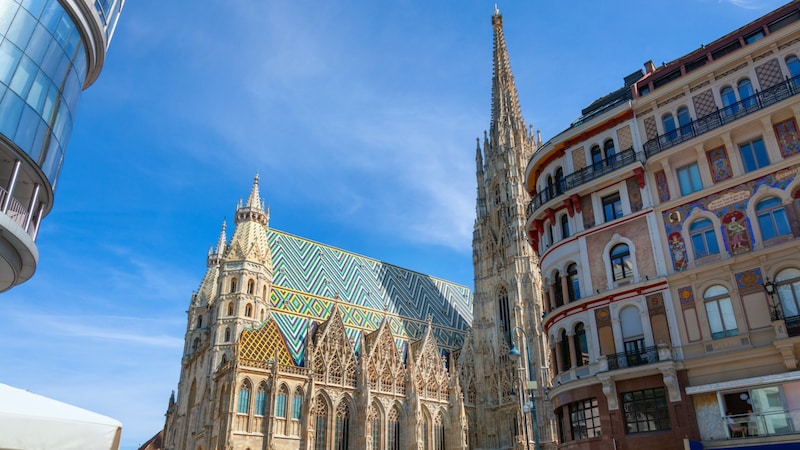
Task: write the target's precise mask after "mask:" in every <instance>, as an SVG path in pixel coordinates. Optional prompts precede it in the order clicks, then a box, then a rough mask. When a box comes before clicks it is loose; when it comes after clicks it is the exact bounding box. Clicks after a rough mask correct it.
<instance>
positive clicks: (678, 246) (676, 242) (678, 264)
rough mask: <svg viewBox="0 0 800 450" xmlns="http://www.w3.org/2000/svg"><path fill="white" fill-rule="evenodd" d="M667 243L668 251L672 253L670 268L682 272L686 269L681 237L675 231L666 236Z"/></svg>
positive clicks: (684, 250)
mask: <svg viewBox="0 0 800 450" xmlns="http://www.w3.org/2000/svg"><path fill="white" fill-rule="evenodd" d="M667 242H669V249H670V252H671V253H672V267H674V268H675V270H683V269H685V268H686V244H685V243H684V242H683V237H681V234H680V233H679V232H677V231H675V232H673V233H670V235H669V236H667Z"/></svg>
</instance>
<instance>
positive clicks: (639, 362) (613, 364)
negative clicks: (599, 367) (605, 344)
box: [606, 346, 658, 370]
mask: <svg viewBox="0 0 800 450" xmlns="http://www.w3.org/2000/svg"><path fill="white" fill-rule="evenodd" d="M606 358H607V359H608V370H618V369H627V368H628V367H636V366H643V365H645V364H653V363H657V362H658V347H656V346H653V347H645V348H643V349H642V350H641V351H639V352H622V353H617V354H614V355H606Z"/></svg>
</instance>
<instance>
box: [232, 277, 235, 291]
mask: <svg viewBox="0 0 800 450" xmlns="http://www.w3.org/2000/svg"><path fill="white" fill-rule="evenodd" d="M231 292H236V278H231Z"/></svg>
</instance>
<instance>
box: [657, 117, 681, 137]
mask: <svg viewBox="0 0 800 450" xmlns="http://www.w3.org/2000/svg"><path fill="white" fill-rule="evenodd" d="M661 124H662V125H664V136H666V137H667V139H669V140H672V139H675V138H676V137H678V133H677V132H675V117H673V116H672V113H667V114H664V115H663V116H661Z"/></svg>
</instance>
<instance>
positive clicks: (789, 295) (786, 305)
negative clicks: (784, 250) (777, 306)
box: [775, 267, 800, 335]
mask: <svg viewBox="0 0 800 450" xmlns="http://www.w3.org/2000/svg"><path fill="white" fill-rule="evenodd" d="M775 283H776V284H777V285H778V289H777V291H778V298H779V299H780V301H781V306H782V307H783V315H784V316H785V317H787V318H788V317H795V316H800V269H796V268H794V267H791V268H788V269H783V270H781V271H780V272H778V275H777V276H776V277H775ZM787 322H788V321H787ZM790 335H791V330H790Z"/></svg>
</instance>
